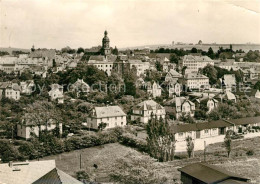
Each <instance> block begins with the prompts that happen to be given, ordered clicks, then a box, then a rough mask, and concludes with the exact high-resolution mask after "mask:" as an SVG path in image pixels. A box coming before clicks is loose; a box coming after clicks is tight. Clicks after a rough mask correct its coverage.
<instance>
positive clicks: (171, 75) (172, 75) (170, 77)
mask: <svg viewBox="0 0 260 184" xmlns="http://www.w3.org/2000/svg"><path fill="white" fill-rule="evenodd" d="M181 77H182V75H181V74H180V73H178V72H177V71H176V70H174V69H170V71H169V72H168V73H167V74H166V76H165V82H172V81H177V80H178V79H179V78H181Z"/></svg>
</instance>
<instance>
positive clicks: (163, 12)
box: [0, 0, 260, 49]
mask: <svg viewBox="0 0 260 184" xmlns="http://www.w3.org/2000/svg"><path fill="white" fill-rule="evenodd" d="M105 30H107V31H108V37H109V38H110V45H111V46H112V47H114V46H117V47H118V48H126V47H132V46H143V45H153V44H171V43H172V41H174V42H175V43H176V42H185V43H198V41H199V40H202V42H203V43H213V42H216V43H226V44H230V43H233V44H235V43H248V42H251V43H260V0H167V1H166V0H22V1H21V0H0V47H9V46H10V47H14V48H27V49H28V48H31V46H32V45H33V44H34V45H35V47H36V48H56V49H60V48H63V47H66V46H69V47H71V48H78V47H83V48H90V47H92V46H98V45H101V40H102V38H103V36H104V31H105Z"/></svg>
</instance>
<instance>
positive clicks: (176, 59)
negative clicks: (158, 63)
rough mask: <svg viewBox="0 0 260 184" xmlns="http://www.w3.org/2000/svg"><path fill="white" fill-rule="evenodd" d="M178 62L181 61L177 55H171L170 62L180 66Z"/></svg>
mask: <svg viewBox="0 0 260 184" xmlns="http://www.w3.org/2000/svg"><path fill="white" fill-rule="evenodd" d="M178 61H179V58H178V56H177V55H176V54H174V53H173V54H171V55H170V62H171V63H175V64H178Z"/></svg>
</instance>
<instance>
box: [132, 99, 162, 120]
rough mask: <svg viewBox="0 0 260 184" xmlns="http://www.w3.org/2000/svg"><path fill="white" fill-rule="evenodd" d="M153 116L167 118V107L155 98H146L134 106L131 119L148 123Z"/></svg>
mask: <svg viewBox="0 0 260 184" xmlns="http://www.w3.org/2000/svg"><path fill="white" fill-rule="evenodd" d="M152 116H154V117H155V116H156V117H157V118H158V119H159V118H163V119H165V108H164V107H163V106H161V105H160V104H158V103H156V102H155V101H154V100H145V101H143V102H141V103H139V104H137V105H136V106H134V107H133V108H132V113H131V121H140V122H141V123H148V121H149V120H150V119H151V117H152Z"/></svg>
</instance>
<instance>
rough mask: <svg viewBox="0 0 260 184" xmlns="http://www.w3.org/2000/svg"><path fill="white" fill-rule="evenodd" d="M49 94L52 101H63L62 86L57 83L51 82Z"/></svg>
mask: <svg viewBox="0 0 260 184" xmlns="http://www.w3.org/2000/svg"><path fill="white" fill-rule="evenodd" d="M49 96H50V97H51V100H52V101H55V100H58V103H63V102H64V96H63V86H61V85H59V84H52V85H51V90H50V91H49Z"/></svg>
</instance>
